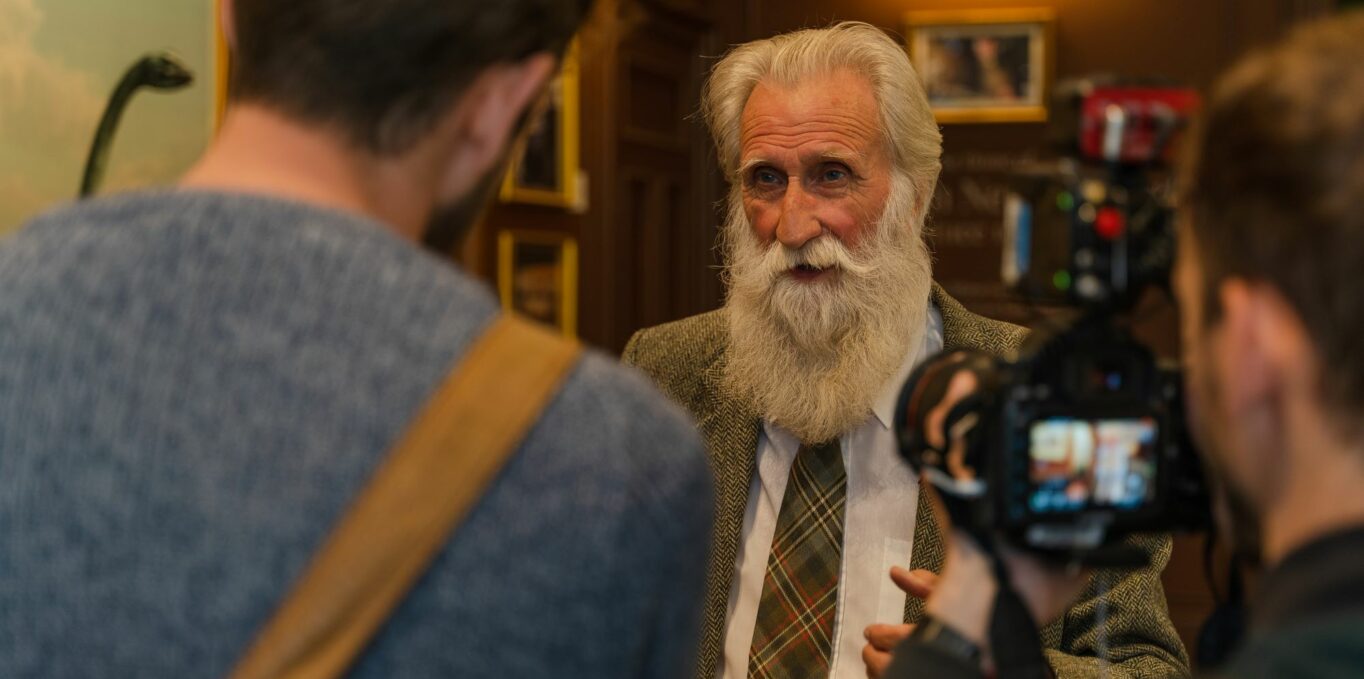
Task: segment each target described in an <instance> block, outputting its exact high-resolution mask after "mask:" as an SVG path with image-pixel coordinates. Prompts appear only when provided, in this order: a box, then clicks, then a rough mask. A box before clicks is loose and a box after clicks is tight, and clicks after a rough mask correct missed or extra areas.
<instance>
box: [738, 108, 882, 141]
mask: <svg viewBox="0 0 1364 679" xmlns="http://www.w3.org/2000/svg"><path fill="white" fill-rule="evenodd" d="M766 128H776V130H778V131H780V132H784V133H787V134H799V133H812V132H816V133H817V132H822V131H842V132H854V133H859V134H862V135H866V136H871V135H874V134H875V133H876V127H875V125H871V124H868V123H867V122H866V121H865V120H864V119H863V117H862V116H855V115H847V114H840V113H822V114H817V115H811V116H808V117H806V118H804V119H802V120H801V121H800V122H796V123H791V122H788V121H786V120H785V119H784V118H782V117H779V116H774V115H759V116H752V117H751V118H748V119H747V120H745V121H744V123H743V131H744V134H745V136H747V135H748V134H751V133H758V131H762V132H766V131H767V129H766Z"/></svg>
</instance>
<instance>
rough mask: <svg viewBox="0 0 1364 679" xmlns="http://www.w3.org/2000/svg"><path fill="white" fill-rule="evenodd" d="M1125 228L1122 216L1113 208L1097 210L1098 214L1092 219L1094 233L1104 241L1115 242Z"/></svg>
mask: <svg viewBox="0 0 1364 679" xmlns="http://www.w3.org/2000/svg"><path fill="white" fill-rule="evenodd" d="M1126 228H1127V224H1126V221H1125V220H1124V219H1123V215H1122V213H1121V212H1119V211H1118V209H1117V208H1114V207H1102V208H1099V214H1098V215H1097V216H1095V218H1094V232H1095V233H1097V234H1099V236H1100V237H1101V238H1104V239H1106V240H1116V239H1117V238H1118V236H1121V235H1122V232H1123V230H1124V229H1126Z"/></svg>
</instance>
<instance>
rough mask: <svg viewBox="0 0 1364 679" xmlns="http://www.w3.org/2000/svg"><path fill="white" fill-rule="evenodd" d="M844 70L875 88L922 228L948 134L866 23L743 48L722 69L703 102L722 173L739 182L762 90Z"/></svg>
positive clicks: (904, 57) (900, 57)
mask: <svg viewBox="0 0 1364 679" xmlns="http://www.w3.org/2000/svg"><path fill="white" fill-rule="evenodd" d="M840 69H847V70H850V71H853V72H854V73H858V74H860V75H862V76H864V77H866V78H867V80H868V81H869V82H870V83H871V86H872V92H873V93H874V94H875V96H876V105H877V108H878V111H879V115H880V119H881V131H882V134H883V136H884V139H885V142H886V147H887V148H888V149H890V151H891V158H892V160H893V161H894V163H895V167H896V170H898V171H899V172H901V173H903V174H904V175H905V176H906V177H908V179H909V181H910V184H911V185H912V186H913V188H914V192H915V194H916V201H915V203H916V208H917V209H916V210H915V215H914V216H915V219H914V221H916V222H917V221H921V220H922V219H923V216H924V213H925V212H926V211H927V209H928V203H929V201H930V199H931V198H932V196H933V190H934V189H935V188H936V187H937V183H938V174H939V172H940V171H941V169H942V160H941V157H942V133H941V132H940V131H939V130H938V125H937V123H936V122H935V121H934V119H933V111H932V109H930V108H929V105H928V95H927V94H926V93H925V92H924V88H923V85H922V84H921V83H920V82H919V76H918V74H917V73H915V71H914V66H913V65H911V64H910V62H909V55H908V54H907V53H906V52H905V48H904V47H903V46H901V45H900V44H899V43H897V42H895V41H894V40H892V39H891V37H890V36H889V35H886V33H885V32H884V31H882V30H881V29H879V28H876V27H875V26H872V25H871V24H867V23H863V22H860V21H845V22H842V23H838V24H834V25H833V26H830V27H829V28H814V29H807V30H803V31H795V32H793V33H786V34H783V35H778V36H776V37H773V38H768V39H766V40H754V41H753V42H749V43H744V44H742V45H739V46H737V47H735V48H734V49H732V50H730V52H729V53H728V54H726V55H725V56H724V58H723V59H721V60H720V61H719V63H717V64H716V65H715V68H714V69H713V70H712V71H711V74H710V78H709V79H708V80H707V81H706V85H705V89H704V91H703V92H702V94H701V115H702V116H703V117H704V118H705V120H706V125H707V126H708V127H709V128H710V132H711V136H712V137H713V138H714V139H715V146H716V150H717V151H718V153H719V160H720V168H721V169H722V170H723V171H724V173H725V176H726V178H727V179H728V180H729V181H730V182H735V180H736V179H737V177H738V172H739V155H740V154H739V146H740V142H739V129H740V119H741V118H742V116H743V112H744V107H745V106H746V105H747V104H748V97H749V95H750V94H752V93H753V88H754V87H756V86H757V85H758V83H759V82H763V81H769V82H771V83H773V84H775V85H780V86H785V87H791V86H794V85H796V84H798V83H800V82H803V81H806V80H808V79H810V78H812V77H818V76H821V75H826V74H829V73H832V72H834V71H837V70H840Z"/></svg>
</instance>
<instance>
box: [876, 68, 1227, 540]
mask: <svg viewBox="0 0 1364 679" xmlns="http://www.w3.org/2000/svg"><path fill="white" fill-rule="evenodd" d="M1058 98H1060V99H1063V100H1064V101H1063V102H1061V103H1060V105H1058V106H1057V107H1055V109H1054V110H1063V111H1064V113H1063V114H1062V115H1060V116H1058V117H1059V121H1058V122H1059V125H1058V126H1059V127H1060V128H1061V129H1062V130H1063V131H1067V132H1065V133H1064V136H1065V137H1068V139H1069V145H1070V147H1071V149H1072V152H1071V155H1070V156H1068V157H1067V158H1063V159H1062V160H1061V161H1060V162H1058V163H1057V164H1055V165H1054V166H1048V167H1043V168H1037V169H1034V170H1030V171H1026V172H1023V173H1020V174H1018V175H1017V176H1015V177H1014V178H1013V180H1012V186H1011V190H1010V191H1009V193H1008V194H1007V198H1006V204H1005V224H1004V234H1005V239H1004V240H1005V247H1004V257H1003V262H1002V273H1003V278H1004V280H1005V282H1006V283H1007V284H1008V285H1010V286H1011V287H1012V288H1014V289H1015V290H1017V291H1018V292H1019V293H1021V294H1022V295H1024V296H1025V297H1027V298H1030V299H1032V300H1042V301H1046V302H1051V303H1061V304H1064V305H1067V306H1070V307H1073V308H1075V309H1076V310H1077V311H1078V315H1077V316H1076V319H1075V320H1073V321H1072V322H1069V323H1067V324H1065V325H1063V326H1060V327H1058V328H1053V329H1050V330H1041V331H1038V332H1035V333H1033V334H1032V335H1031V336H1030V338H1029V340H1028V341H1027V343H1026V344H1025V346H1024V348H1023V349H1022V351H1021V352H1020V355H1019V356H1018V357H1017V358H1016V359H1014V360H1007V359H998V358H995V357H989V356H985V355H983V354H977V353H970V352H961V351H957V352H948V353H944V354H941V355H939V356H937V357H935V358H933V359H930V360H929V361H927V362H926V363H924V364H923V365H921V366H920V367H919V368H918V369H917V370H916V371H915V372H914V374H913V375H911V377H910V379H909V380H908V382H907V383H906V385H905V387H904V388H903V390H902V392H901V394H900V400H899V404H898V407H897V409H896V424H895V427H896V434H897V436H898V440H899V445H900V451H901V454H902V455H903V456H904V457H905V458H906V459H907V460H908V461H909V463H910V464H911V465H913V466H914V468H915V469H916V470H918V471H920V472H923V473H924V474H925V475H926V476H927V478H928V480H929V481H930V482H931V483H933V485H934V486H935V488H936V489H937V490H938V493H939V495H940V496H941V497H942V498H943V500H944V504H945V505H946V506H947V509H948V512H949V514H951V516H952V520H953V521H954V522H955V523H956V524H957V525H958V526H961V527H964V528H966V529H967V530H969V531H972V532H975V533H976V534H978V535H989V534H993V535H997V536H1001V537H1002V538H1003V539H1004V540H1005V541H1006V542H1007V543H1008V544H1011V545H1014V546H1016V547H1021V548H1024V549H1026V550H1029V551H1032V552H1034V553H1039V554H1042V555H1044V556H1054V557H1056V558H1057V559H1059V560H1065V561H1070V562H1081V563H1087V564H1092V565H1121V564H1125V563H1130V562H1132V561H1133V560H1134V559H1136V558H1137V555H1138V554H1139V552H1137V551H1136V550H1130V549H1127V548H1124V547H1123V546H1122V545H1121V542H1122V540H1123V538H1125V537H1127V536H1129V535H1131V534H1133V533H1138V532H1145V531H1176V530H1197V529H1201V528H1203V527H1205V526H1207V525H1208V523H1209V516H1208V501H1207V491H1206V487H1205V484H1204V479H1203V471H1202V467H1201V464H1200V462H1199V461H1198V457H1197V455H1196V453H1195V451H1194V449H1193V446H1192V444H1191V442H1190V440H1189V437H1188V436H1187V430H1186V427H1185V422H1184V411H1183V404H1182V398H1181V390H1182V381H1181V378H1180V375H1179V373H1178V371H1176V370H1175V369H1173V368H1172V367H1171V366H1166V365H1162V364H1161V363H1159V362H1158V361H1157V360H1156V358H1155V356H1154V354H1153V353H1152V351H1151V350H1150V349H1149V348H1148V347H1146V346H1144V345H1143V344H1142V343H1141V342H1139V341H1138V340H1137V339H1136V338H1135V337H1134V336H1133V335H1132V333H1131V330H1130V328H1129V326H1130V323H1131V316H1132V312H1133V309H1134V307H1135V306H1136V303H1137V301H1138V299H1139V298H1140V296H1141V295H1142V293H1143V292H1145V291H1146V290H1147V289H1149V288H1153V287H1165V288H1167V289H1168V286H1169V277H1170V271H1171V267H1172V263H1173V259H1174V230H1173V225H1172V210H1171V209H1170V206H1169V204H1168V201H1167V200H1166V199H1165V198H1164V195H1165V194H1164V193H1163V192H1162V191H1160V190H1159V189H1160V188H1161V184H1160V182H1158V181H1155V177H1156V176H1157V175H1158V174H1159V173H1160V171H1161V170H1162V169H1163V163H1164V160H1165V157H1166V155H1167V150H1168V148H1169V147H1170V143H1171V141H1172V140H1174V139H1175V137H1176V136H1177V134H1178V132H1179V130H1180V129H1181V128H1182V127H1183V126H1184V125H1185V123H1186V121H1187V119H1188V116H1189V115H1190V113H1191V111H1192V110H1193V109H1194V108H1195V107H1196V106H1197V101H1198V100H1197V95H1196V93H1194V92H1192V91H1190V90H1185V89H1177V88H1156V87H1096V86H1095V85H1094V84H1093V83H1092V82H1083V81H1082V82H1080V83H1077V84H1073V85H1071V86H1070V88H1069V89H1065V90H1063V92H1062V94H1061V95H1060V96H1059V97H1058Z"/></svg>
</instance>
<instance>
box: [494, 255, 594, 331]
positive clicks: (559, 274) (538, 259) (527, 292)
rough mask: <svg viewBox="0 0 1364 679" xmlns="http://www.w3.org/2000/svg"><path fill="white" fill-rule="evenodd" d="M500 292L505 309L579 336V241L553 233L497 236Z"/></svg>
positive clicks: (498, 288)
mask: <svg viewBox="0 0 1364 679" xmlns="http://www.w3.org/2000/svg"><path fill="white" fill-rule="evenodd" d="M497 292H498V296H499V297H501V299H502V308H503V309H506V310H508V311H515V312H517V313H520V314H521V315H523V316H526V317H528V318H530V319H532V320H536V321H540V322H541V323H544V324H546V325H550V326H553V327H556V328H558V329H559V331H560V332H562V333H563V334H564V336H565V337H574V336H576V335H577V333H578V241H577V240H575V239H573V238H571V237H568V236H565V235H563V234H560V233H554V232H550V231H523V230H519V229H503V230H502V231H500V232H498V234H497Z"/></svg>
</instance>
